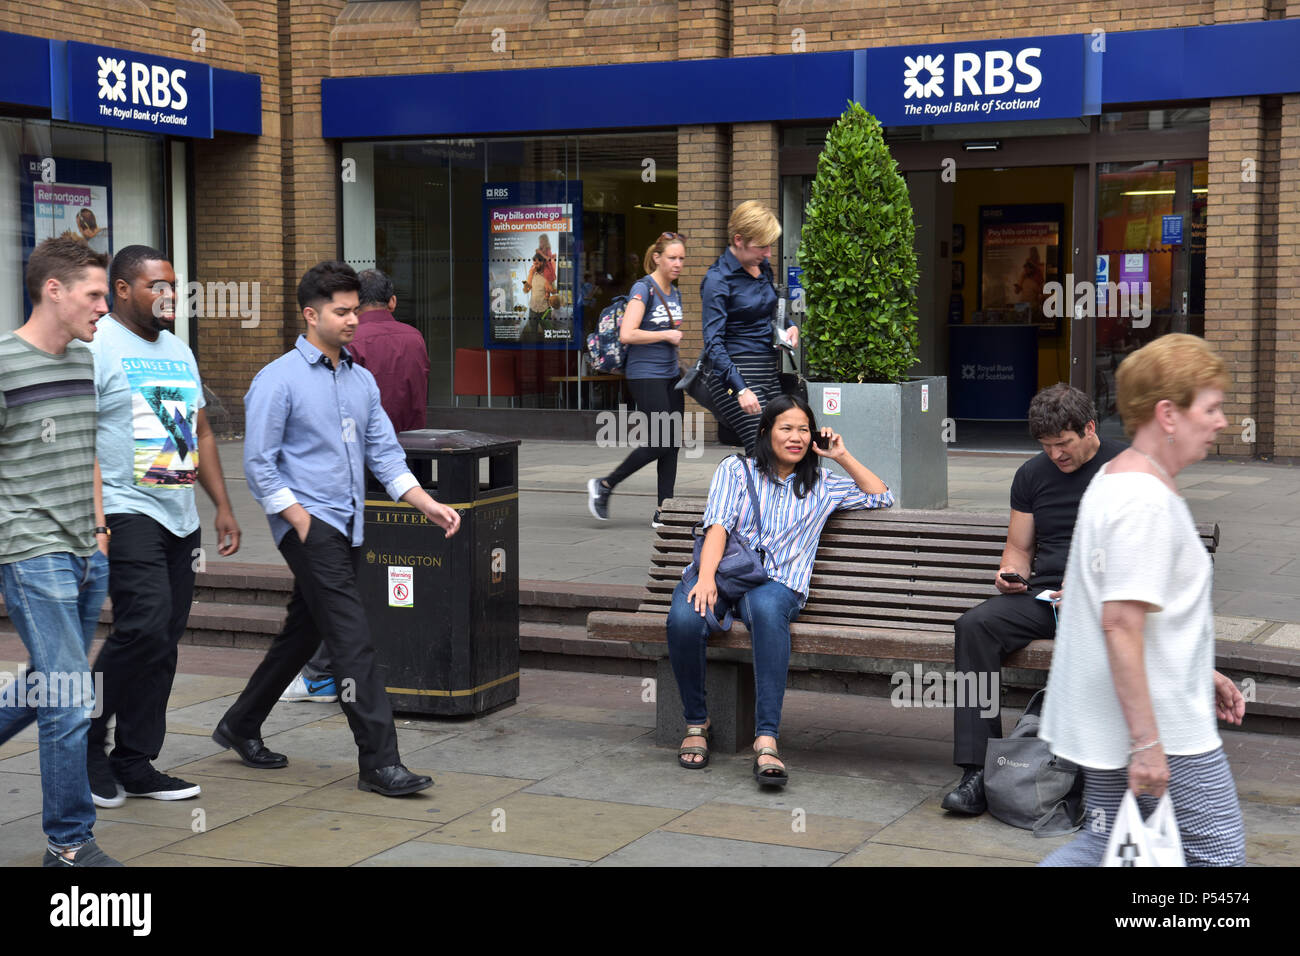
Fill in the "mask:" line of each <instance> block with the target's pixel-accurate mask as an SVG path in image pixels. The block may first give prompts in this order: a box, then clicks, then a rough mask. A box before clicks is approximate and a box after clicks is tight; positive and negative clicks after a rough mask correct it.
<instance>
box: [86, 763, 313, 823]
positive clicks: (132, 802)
mask: <svg viewBox="0 0 1300 956" xmlns="http://www.w3.org/2000/svg"><path fill="white" fill-rule="evenodd" d="M188 779H189V780H191V781H192V782H193V783H197V784H198V785H199V786H200V787H201V788H202V789H203V792H202V793H200V794H199V795H198V796H197V797H193V798H191V799H189V800H150V799H148V798H143V797H128V798H127V801H126V803H124V804H122V805H121V806H120V807H111V808H107V809H106V808H102V807H101V808H99V809H97V810H96V811H95V812H96V814H97V815H98V818H99V819H100V820H112V821H118V822H125V823H143V824H147V825H149V826H153V827H170V828H172V829H176V830H183V831H185V832H186V833H187V834H188V833H196V832H201V831H199V830H196V829H195V827H197V826H201V827H203V828H205V829H207V830H208V831H211V830H215V829H216V828H218V827H221V826H223V825H225V824H227V823H230V822H231V821H233V820H238V819H239V818H240V817H244V816H247V815H248V814H250V813H256V812H258V811H259V810H265V809H266V808H267V807H273V806H275V805H277V804H280V803H283V802H284V801H286V800H290V799H292V798H294V797H297V796H300V795H301V794H303V793H305V792H306V789H305V788H304V787H292V786H286V785H283V784H279V783H272V782H270V781H253V780H240V779H235V778H229V777H206V776H200V775H197V774H196V775H194V776H193V777H190V778H188Z"/></svg>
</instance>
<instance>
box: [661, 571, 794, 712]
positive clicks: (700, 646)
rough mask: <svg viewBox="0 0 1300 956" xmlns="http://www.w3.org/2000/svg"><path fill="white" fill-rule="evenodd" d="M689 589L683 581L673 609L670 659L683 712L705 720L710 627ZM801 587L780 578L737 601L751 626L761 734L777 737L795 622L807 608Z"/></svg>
mask: <svg viewBox="0 0 1300 956" xmlns="http://www.w3.org/2000/svg"><path fill="white" fill-rule="evenodd" d="M688 592H689V589H688V588H687V587H686V584H685V582H679V583H678V585H677V590H675V591H673V606H672V608H671V609H670V610H669V611H668V658H669V660H670V661H671V662H672V665H673V676H674V677H676V678H677V689H678V690H679V691H680V692H681V695H682V716H683V717H685V718H686V722H687V723H688V724H702V723H704V721H705V720H706V719H707V718H708V716H709V711H708V708H707V706H706V705H705V701H704V667H705V648H706V642H707V641H708V638H709V626H708V624H706V623H705V621H704V618H703V617H701V616H700V613H699V612H698V611H696V610H695V608H694V607H692V606H691V602H690V601H688V600H687V599H686V595H687V593H688ZM800 599H801V596H800V594H799V592H798V591H792V590H790V589H789V588H788V587H786V586H785V585H784V584H781V583H780V582H777V581H768V582H766V583H765V584H760V585H759V586H758V587H756V588H754V589H753V590H752V591H750V592H749V593H748V594H746V595H745V596H744V597H743V598H741V599H740V603H739V604H738V605H737V606H736V614H737V615H738V616H739V617H740V619H741V620H742V621H744V622H745V626H746V627H748V628H749V635H750V641H751V643H752V644H753V648H754V730H755V735H756V736H759V737H763V736H768V737H775V736H777V731H778V729H779V728H780V726H781V704H782V702H783V701H784V699H785V678H786V674H787V672H788V671H789V669H790V622H791V621H793V620H794V619H795V618H797V617H798V616H799V611H800V610H801V608H800V605H799V601H800Z"/></svg>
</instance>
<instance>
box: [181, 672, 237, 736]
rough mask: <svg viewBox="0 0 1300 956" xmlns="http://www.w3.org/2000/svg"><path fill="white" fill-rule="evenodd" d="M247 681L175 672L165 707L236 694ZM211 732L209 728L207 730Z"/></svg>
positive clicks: (192, 703) (184, 705) (186, 704)
mask: <svg viewBox="0 0 1300 956" xmlns="http://www.w3.org/2000/svg"><path fill="white" fill-rule="evenodd" d="M247 683H248V681H247V680H245V679H244V678H242V677H212V676H210V675H207V674H177V675H176V679H175V680H174V681H173V682H172V692H171V695H170V696H169V697H168V698H167V709H168V710H169V711H172V710H180V709H181V708H184V707H190V706H193V705H194V704H201V703H203V702H204V701H205V700H215V699H216V698H218V697H229V696H230V695H231V694H238V693H239V692H240V691H242V690H243V689H244V685H246V684H247ZM209 733H211V730H209Z"/></svg>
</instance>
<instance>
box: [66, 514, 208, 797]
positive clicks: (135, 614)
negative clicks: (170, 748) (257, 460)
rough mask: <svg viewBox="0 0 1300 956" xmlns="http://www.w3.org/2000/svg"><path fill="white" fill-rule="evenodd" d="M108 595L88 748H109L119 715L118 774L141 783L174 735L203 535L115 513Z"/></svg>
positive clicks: (110, 524)
mask: <svg viewBox="0 0 1300 956" xmlns="http://www.w3.org/2000/svg"><path fill="white" fill-rule="evenodd" d="M106 520H107V521H108V527H109V529H110V530H111V531H112V532H113V534H112V537H111V538H110V541H111V544H110V546H109V549H108V594H109V597H111V598H112V599H113V628H112V630H111V631H110V632H109V635H108V639H107V640H106V641H105V642H104V646H103V648H101V649H100V652H99V656H98V657H97V658H96V659H95V665H94V667H93V669H92V670H93V671H94V672H95V673H98V674H102V675H103V682H104V683H103V694H102V700H101V702H100V704H101V711H100V715H99V716H98V717H95V718H93V719H92V720H91V722H90V734H89V737H88V738H87V742H88V745H89V746H91V747H99V748H101V749H103V747H104V744H105V742H106V740H107V738H108V721H109V718H111V717H113V716H116V717H117V731H116V734H115V738H114V746H113V752H112V754H110V755H109V759H110V761H111V762H112V765H113V772H114V773H115V774H116V776H117V778H118V779H119V780H122V781H128V782H129V781H133V780H138V779H140V777H141V776H142V775H143V774H145V773H147V772H148V770H149V764H150V763H151V762H152V761H154V760H157V759H158V754H159V753H161V752H162V746H163V740H164V739H165V738H166V736H167V698H168V697H169V696H170V695H171V690H172V682H173V681H174V680H175V679H176V645H177V644H178V643H180V639H181V635H182V634H184V633H185V626H186V624H187V623H188V622H189V619H190V604H191V603H192V602H193V600H194V568H195V564H196V558H197V557H198V554H197V552H198V548H199V539H200V532H199V530H198V529H195V530H194V531H193V532H192V533H191V534H188V535H186V536H185V537H183V538H182V537H177V536H176V535H174V534H172V533H171V532H170V531H168V530H167V529H166V528H164V527H163V526H162V525H160V524H159V523H158V522H157V521H155V520H154V519H153V518H149V517H146V516H145V515H136V514H113V515H108V516H107V519H106Z"/></svg>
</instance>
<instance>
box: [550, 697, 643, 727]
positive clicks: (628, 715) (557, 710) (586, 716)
mask: <svg viewBox="0 0 1300 956" xmlns="http://www.w3.org/2000/svg"><path fill="white" fill-rule="evenodd" d="M529 716H531V717H545V718H548V719H559V720H574V721H579V722H582V723H588V724H621V725H623V726H626V727H642V728H645V729H647V730H653V729H654V725H655V707H654V704H653V703H649V704H643V705H642V706H640V707H636V708H630V707H620V708H612V707H588V706H586V705H583V704H537V705H536V706H534V707H533V708H532V710H530V711H529Z"/></svg>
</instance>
